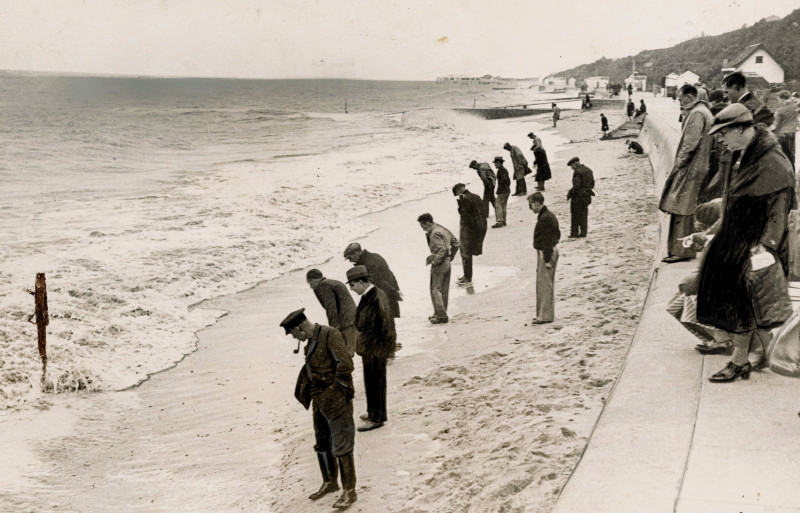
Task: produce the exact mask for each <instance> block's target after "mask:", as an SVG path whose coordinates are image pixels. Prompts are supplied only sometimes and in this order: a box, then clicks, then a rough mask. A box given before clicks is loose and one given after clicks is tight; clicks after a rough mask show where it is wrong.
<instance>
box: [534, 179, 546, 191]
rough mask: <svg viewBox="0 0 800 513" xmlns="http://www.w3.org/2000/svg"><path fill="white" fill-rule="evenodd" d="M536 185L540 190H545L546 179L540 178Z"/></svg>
mask: <svg viewBox="0 0 800 513" xmlns="http://www.w3.org/2000/svg"><path fill="white" fill-rule="evenodd" d="M536 187H537V188H538V189H539V190H540V191H543V190H544V180H538V181H537V182H536Z"/></svg>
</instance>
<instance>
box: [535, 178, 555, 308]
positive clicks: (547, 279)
mask: <svg viewBox="0 0 800 513" xmlns="http://www.w3.org/2000/svg"><path fill="white" fill-rule="evenodd" d="M528 208H530V209H531V210H532V211H533V213H534V214H536V215H537V218H536V228H534V230H533V249H535V250H536V318H535V319H533V324H545V323H549V322H553V318H554V317H555V303H554V300H553V289H554V285H555V279H556V265H557V264H558V248H557V247H556V245H557V244H558V241H559V240H560V239H561V231H560V230H559V229H558V219H556V216H555V215H554V214H553V213H552V212H550V210H548V208H547V207H545V206H544V196H543V195H542V193H541V192H534V193H533V194H531V195H530V196H528Z"/></svg>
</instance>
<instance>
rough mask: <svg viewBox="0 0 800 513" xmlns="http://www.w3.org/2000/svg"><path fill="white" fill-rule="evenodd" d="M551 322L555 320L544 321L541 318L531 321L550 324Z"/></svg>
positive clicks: (532, 322)
mask: <svg viewBox="0 0 800 513" xmlns="http://www.w3.org/2000/svg"><path fill="white" fill-rule="evenodd" d="M551 322H553V321H542V320H539V319H534V320H532V321H531V324H550V323H551Z"/></svg>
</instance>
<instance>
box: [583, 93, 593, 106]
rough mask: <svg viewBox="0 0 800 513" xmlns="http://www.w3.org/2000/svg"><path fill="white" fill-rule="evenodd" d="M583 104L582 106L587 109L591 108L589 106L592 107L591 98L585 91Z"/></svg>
mask: <svg viewBox="0 0 800 513" xmlns="http://www.w3.org/2000/svg"><path fill="white" fill-rule="evenodd" d="M583 105H584V106H585V107H586V108H587V109H591V108H592V99H591V98H589V93H586V96H585V97H584V99H583Z"/></svg>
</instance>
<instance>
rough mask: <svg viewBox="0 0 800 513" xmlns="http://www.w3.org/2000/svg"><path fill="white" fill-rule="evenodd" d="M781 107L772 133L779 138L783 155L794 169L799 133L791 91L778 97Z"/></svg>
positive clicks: (777, 112)
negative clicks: (796, 138) (796, 139)
mask: <svg viewBox="0 0 800 513" xmlns="http://www.w3.org/2000/svg"><path fill="white" fill-rule="evenodd" d="M778 99H779V100H780V102H781V106H780V107H778V108H777V109H776V110H775V122H774V123H773V125H772V132H773V133H774V134H775V135H777V136H778V141H780V143H781V149H782V150H783V153H784V154H785V155H786V156H787V157H788V158H789V162H790V163H791V164H792V167H794V158H795V133H796V132H797V129H798V127H797V106H796V105H795V104H794V102H793V101H792V96H791V94H789V91H781V92H780V94H779V95H778Z"/></svg>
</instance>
